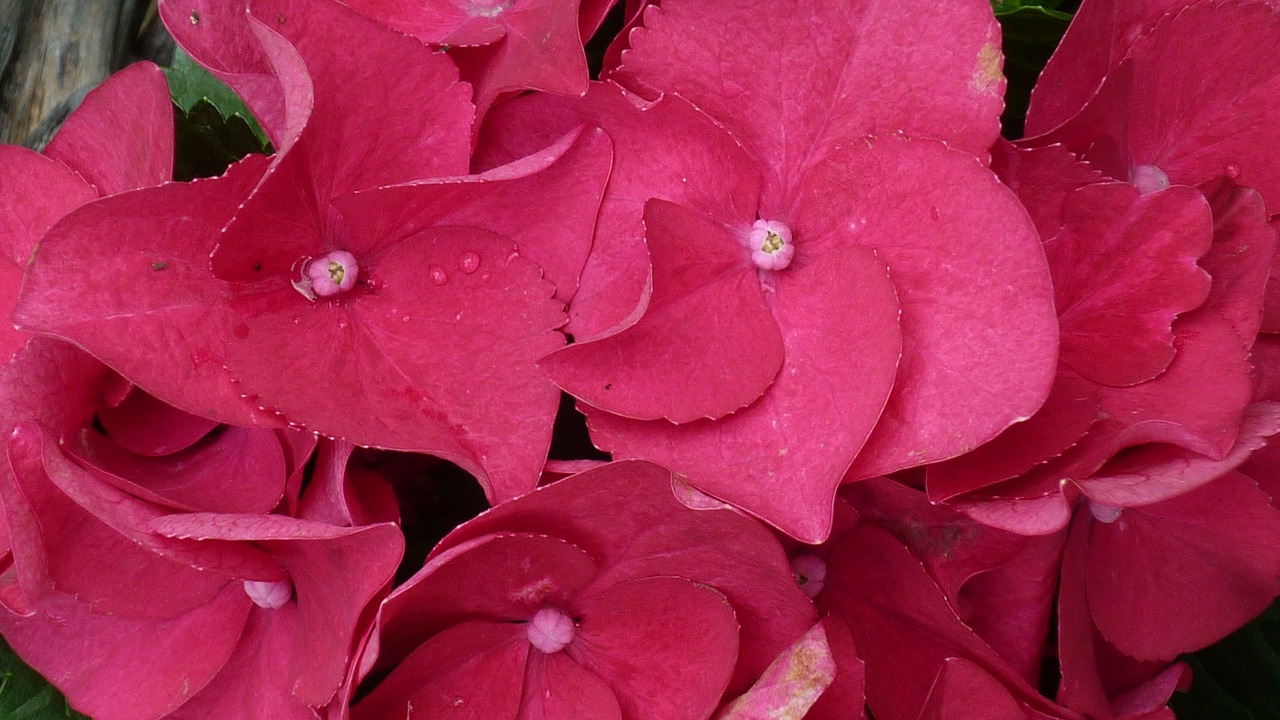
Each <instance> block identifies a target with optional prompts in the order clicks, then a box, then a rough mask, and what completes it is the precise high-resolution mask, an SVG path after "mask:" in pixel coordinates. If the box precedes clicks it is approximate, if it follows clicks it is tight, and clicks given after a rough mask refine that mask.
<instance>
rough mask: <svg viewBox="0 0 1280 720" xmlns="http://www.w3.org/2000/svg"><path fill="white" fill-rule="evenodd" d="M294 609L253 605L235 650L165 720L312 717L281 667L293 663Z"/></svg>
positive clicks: (308, 719) (302, 719)
mask: <svg viewBox="0 0 1280 720" xmlns="http://www.w3.org/2000/svg"><path fill="white" fill-rule="evenodd" d="M297 621H298V618H297V613H295V612H292V611H289V610H274V611H272V610H262V609H261V608H252V609H251V610H250V611H249V617H248V618H247V621H246V622H245V628H244V631H243V633H242V634H241V636H240V642H239V644H237V645H236V649H235V651H234V652H233V653H232V654H231V657H230V658H228V659H227V663H226V665H224V666H223V667H222V671H221V672H219V673H218V676H217V677H215V678H214V679H213V681H212V682H210V683H209V684H208V685H206V686H205V687H204V689H203V690H201V691H199V692H197V693H196V694H195V696H194V697H192V698H191V699H190V700H189V701H187V702H186V703H185V704H183V706H182V707H180V708H178V710H177V712H175V713H173V714H172V715H166V716H165V720H206V718H218V720H260V719H261V718H268V717H269V718H271V720H313V719H314V718H315V716H316V715H315V711H314V710H312V709H311V708H310V707H308V705H307V704H306V703H305V702H303V701H302V700H301V699H300V698H297V697H295V696H294V694H293V682H292V680H291V678H290V677H289V675H288V674H287V673H282V672H281V669H282V668H287V667H289V666H290V664H292V663H293V662H294V661H296V659H297V657H296V656H295V653H296V651H297V648H295V647H294V646H293V644H292V643H291V642H290V641H291V639H292V637H293V635H294V633H295V632H296V629H297V628H296V625H297Z"/></svg>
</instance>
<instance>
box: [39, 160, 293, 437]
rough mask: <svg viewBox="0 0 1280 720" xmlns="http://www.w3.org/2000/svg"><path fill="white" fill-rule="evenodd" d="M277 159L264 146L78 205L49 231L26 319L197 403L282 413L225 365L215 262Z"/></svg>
mask: <svg viewBox="0 0 1280 720" xmlns="http://www.w3.org/2000/svg"><path fill="white" fill-rule="evenodd" d="M265 163H266V161H265V159H263V158H260V157H256V156H253V157H252V158H251V159H248V160H245V161H243V162H242V163H240V164H239V165H235V166H233V167H232V169H231V170H230V171H229V172H228V174H227V175H225V176H223V177H221V178H217V179H212V180H202V181H197V182H194V183H189V184H172V185H164V186H161V187H158V188H150V189H145V190H137V191H134V192H129V193H124V194H121V195H115V196H112V197H109V198H106V199H104V200H102V201H100V202H96V203H93V204H91V205H87V206H85V207H84V208H82V209H81V210H79V211H77V212H75V213H73V214H72V215H70V216H68V217H67V218H65V219H64V220H63V222H61V223H59V224H58V226H57V228H56V229H55V230H54V231H52V232H50V233H49V235H48V236H46V237H45V239H44V240H43V241H42V242H41V243H40V249H39V250H38V251H37V253H36V256H35V258H34V260H33V261H32V264H31V266H30V267H29V268H28V270H27V277H26V282H25V285H24V287H23V294H22V296H21V297H20V298H19V305H18V309H17V311H16V312H15V316H14V319H15V321H16V322H17V323H19V324H20V325H22V326H24V328H26V329H28V330H35V331H40V332H46V333H49V334H53V335H57V336H59V337H63V338H65V339H67V340H70V341H71V342H73V343H74V344H76V345H79V346H80V347H82V348H84V349H85V350H87V351H88V352H89V353H90V354H92V355H94V356H95V357H97V358H99V359H100V360H102V361H103V362H105V363H106V364H108V365H110V366H112V367H113V368H114V369H115V370H116V371H117V372H119V373H120V374H121V375H124V376H125V377H126V378H128V379H129V380H130V381H132V382H134V383H136V384H137V385H138V386H139V387H141V388H143V389H144V390H146V391H147V392H149V393H151V394H152V395H154V396H156V397H157V398H158V399H160V400H162V401H164V402H166V403H169V404H171V405H174V406H176V407H179V408H181V409H183V410H186V411H188V412H191V413H193V414H196V415H201V416H204V417H208V418H213V419H216V420H218V421H220V422H227V423H231V424H237V425H254V424H258V425H263V424H266V425H272V424H279V420H277V419H275V418H271V417H269V416H267V415H264V414H262V413H260V412H258V411H257V410H256V409H255V408H254V406H252V405H250V404H249V403H247V402H246V401H245V400H244V399H243V398H242V397H241V394H240V390H239V389H238V388H237V387H236V386H235V385H234V384H233V383H232V382H231V380H230V378H228V377H227V375H226V372H225V370H224V369H223V356H224V349H223V347H224V344H225V342H226V332H225V329H224V326H223V324H222V318H223V317H224V315H223V313H222V312H221V311H219V309H218V304H219V302H221V301H222V300H223V299H224V297H225V296H226V295H227V294H228V292H229V290H228V288H227V286H226V285H225V284H223V283H221V282H219V281H217V280H215V279H214V278H213V277H212V276H211V275H210V273H209V251H210V250H211V249H212V247H213V243H214V241H215V240H216V237H217V234H218V230H219V228H221V227H222V225H223V224H225V223H226V221H227V218H229V217H230V216H231V213H232V212H234V211H235V208H236V206H237V205H238V204H239V203H240V202H241V201H243V199H244V197H245V196H246V195H247V194H248V191H249V189H250V188H251V187H252V186H253V183H254V182H256V180H257V178H258V177H259V175H260V174H261V172H262V170H263V168H264V165H265ZM67 278H77V279H78V280H77V282H75V283H69V282H68V281H67Z"/></svg>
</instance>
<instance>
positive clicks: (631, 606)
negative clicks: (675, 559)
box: [565, 577, 738, 720]
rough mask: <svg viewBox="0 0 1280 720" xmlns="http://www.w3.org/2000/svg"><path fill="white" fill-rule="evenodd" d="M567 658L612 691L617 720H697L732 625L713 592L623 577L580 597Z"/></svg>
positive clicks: (733, 646)
mask: <svg viewBox="0 0 1280 720" xmlns="http://www.w3.org/2000/svg"><path fill="white" fill-rule="evenodd" d="M577 605H578V613H579V614H580V616H581V618H582V620H581V622H580V624H579V627H578V633H577V637H576V638H575V640H574V642H573V643H572V644H571V645H570V646H569V647H568V648H567V649H566V650H565V652H566V653H568V655H569V657H571V658H573V659H574V660H576V661H577V662H578V663H579V664H580V665H582V666H583V667H585V668H587V669H588V670H591V671H592V672H594V673H595V674H596V675H599V676H600V677H601V679H603V680H604V681H605V682H606V683H607V684H609V686H610V687H611V688H612V689H613V692H614V694H615V695H616V696H617V698H618V703H619V705H620V706H621V707H622V716H623V717H624V718H628V719H630V718H652V719H653V720H702V718H706V717H708V716H709V715H710V714H711V712H712V711H713V710H714V709H715V708H716V706H717V705H719V703H720V696H721V694H723V693H724V691H725V687H726V685H727V684H728V682H729V678H730V676H731V675H732V674H733V667H734V664H735V661H736V660H737V655H738V622H737V619H736V618H735V616H734V612H733V607H732V606H731V605H730V604H729V602H728V600H727V599H726V598H725V597H724V595H721V594H720V593H719V592H718V591H717V590H715V589H714V588H712V587H708V586H706V585H701V584H698V583H695V582H693V581H692V580H688V579H685V578H680V577H652V578H644V579H640V580H631V581H628V582H624V583H620V584H618V585H614V586H612V587H609V588H606V589H604V590H601V591H599V592H597V593H595V594H593V595H591V596H589V597H584V598H581V599H580V600H579V601H578V603H577Z"/></svg>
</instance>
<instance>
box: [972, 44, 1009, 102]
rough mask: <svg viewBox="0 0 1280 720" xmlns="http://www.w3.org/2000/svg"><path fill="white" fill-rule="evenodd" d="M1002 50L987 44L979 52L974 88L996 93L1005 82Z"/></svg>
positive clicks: (974, 74)
mask: <svg viewBox="0 0 1280 720" xmlns="http://www.w3.org/2000/svg"><path fill="white" fill-rule="evenodd" d="M1000 60H1001V57H1000V48H998V47H996V45H995V44H994V43H987V44H985V45H983V46H982V49H981V50H979V51H978V66H977V68H976V69H975V70H974V72H973V86H974V87H975V88H977V89H978V90H983V91H995V90H998V89H999V87H1000V82H1001V81H1002V80H1004V75H1003V74H1002V73H1001V72H1000Z"/></svg>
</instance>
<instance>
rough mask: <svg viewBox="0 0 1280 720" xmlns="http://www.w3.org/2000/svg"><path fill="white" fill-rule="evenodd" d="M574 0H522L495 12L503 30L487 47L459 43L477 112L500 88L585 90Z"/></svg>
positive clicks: (461, 62) (583, 57) (578, 92)
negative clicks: (505, 10) (499, 11)
mask: <svg viewBox="0 0 1280 720" xmlns="http://www.w3.org/2000/svg"><path fill="white" fill-rule="evenodd" d="M577 10H578V2H577V0H521V1H520V2H514V3H512V4H511V6H510V8H509V11H507V12H504V13H502V14H501V15H499V16H498V19H499V21H500V22H502V24H503V25H505V26H506V36H505V37H504V38H503V39H502V40H499V41H498V42H496V43H494V44H493V45H489V46H487V47H482V48H465V47H463V48H457V49H455V50H454V51H453V57H454V59H455V60H456V62H457V63H458V67H459V69H460V70H461V72H462V76H463V77H464V78H465V79H467V80H468V81H469V82H471V83H472V84H473V85H474V86H475V88H476V107H477V109H478V110H479V112H480V114H481V115H483V114H484V112H485V111H486V110H487V109H488V108H489V106H490V105H491V104H492V103H493V102H494V99H495V98H497V97H499V96H500V95H501V94H502V93H509V92H511V91H519V90H526V89H535V90H544V91H547V92H551V93H559V94H563V95H575V96H576V95H582V94H583V93H585V92H586V91H587V80H588V77H587V58H586V55H585V54H584V53H583V49H582V44H583V40H582V36H581V34H580V33H579V31H578V12H577Z"/></svg>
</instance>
